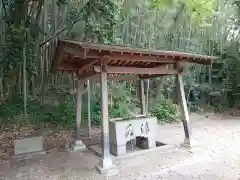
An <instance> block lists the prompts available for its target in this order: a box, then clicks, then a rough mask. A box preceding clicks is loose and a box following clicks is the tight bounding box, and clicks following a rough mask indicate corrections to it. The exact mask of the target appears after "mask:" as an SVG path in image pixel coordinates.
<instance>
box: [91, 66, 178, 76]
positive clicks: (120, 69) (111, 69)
mask: <svg viewBox="0 0 240 180" xmlns="http://www.w3.org/2000/svg"><path fill="white" fill-rule="evenodd" d="M93 69H94V71H95V72H96V73H100V72H101V67H100V66H94V67H93ZM105 71H106V72H107V73H112V74H139V75H144V74H154V75H176V74H177V71H176V70H175V69H169V68H166V67H165V66H162V67H157V68H136V67H124V66H105Z"/></svg>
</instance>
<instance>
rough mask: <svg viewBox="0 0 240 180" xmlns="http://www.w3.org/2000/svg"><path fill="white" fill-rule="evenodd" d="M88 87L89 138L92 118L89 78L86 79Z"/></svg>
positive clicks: (89, 136)
mask: <svg viewBox="0 0 240 180" xmlns="http://www.w3.org/2000/svg"><path fill="white" fill-rule="evenodd" d="M87 87H88V95H87V99H88V138H91V134H92V119H91V87H90V80H88V81H87Z"/></svg>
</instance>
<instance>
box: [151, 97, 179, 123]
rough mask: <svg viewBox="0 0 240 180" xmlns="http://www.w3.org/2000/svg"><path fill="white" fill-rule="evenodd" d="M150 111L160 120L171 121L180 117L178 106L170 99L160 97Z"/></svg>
mask: <svg viewBox="0 0 240 180" xmlns="http://www.w3.org/2000/svg"><path fill="white" fill-rule="evenodd" d="M150 113H151V115H152V116H155V117H157V119H158V120H159V121H160V122H167V123H171V122H173V121H176V120H178V119H179V118H180V113H179V108H178V106H177V105H175V104H174V103H173V102H172V100H170V99H162V100H161V101H159V102H156V103H155V106H154V107H153V108H152V109H151V110H150Z"/></svg>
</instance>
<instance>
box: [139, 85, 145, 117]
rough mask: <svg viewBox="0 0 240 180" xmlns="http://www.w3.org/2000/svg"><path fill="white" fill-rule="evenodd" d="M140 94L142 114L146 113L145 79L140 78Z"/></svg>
mask: <svg viewBox="0 0 240 180" xmlns="http://www.w3.org/2000/svg"><path fill="white" fill-rule="evenodd" d="M139 96H140V106H141V115H146V103H145V93H144V80H140V87H139Z"/></svg>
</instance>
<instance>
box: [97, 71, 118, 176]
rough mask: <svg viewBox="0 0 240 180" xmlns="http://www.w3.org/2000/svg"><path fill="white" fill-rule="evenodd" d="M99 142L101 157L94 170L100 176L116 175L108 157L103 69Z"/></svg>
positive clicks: (103, 73)
mask: <svg viewBox="0 0 240 180" xmlns="http://www.w3.org/2000/svg"><path fill="white" fill-rule="evenodd" d="M101 71H102V72H101V130H102V134H101V142H102V157H101V160H100V162H99V164H98V165H97V166H96V169H97V170H98V171H99V172H100V173H101V174H108V175H115V174H117V173H118V170H117V169H116V166H115V165H114V164H113V162H112V158H111V155H110V146H109V144H110V140H109V121H108V90H107V73H106V72H105V71H104V67H102V69H101Z"/></svg>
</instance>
